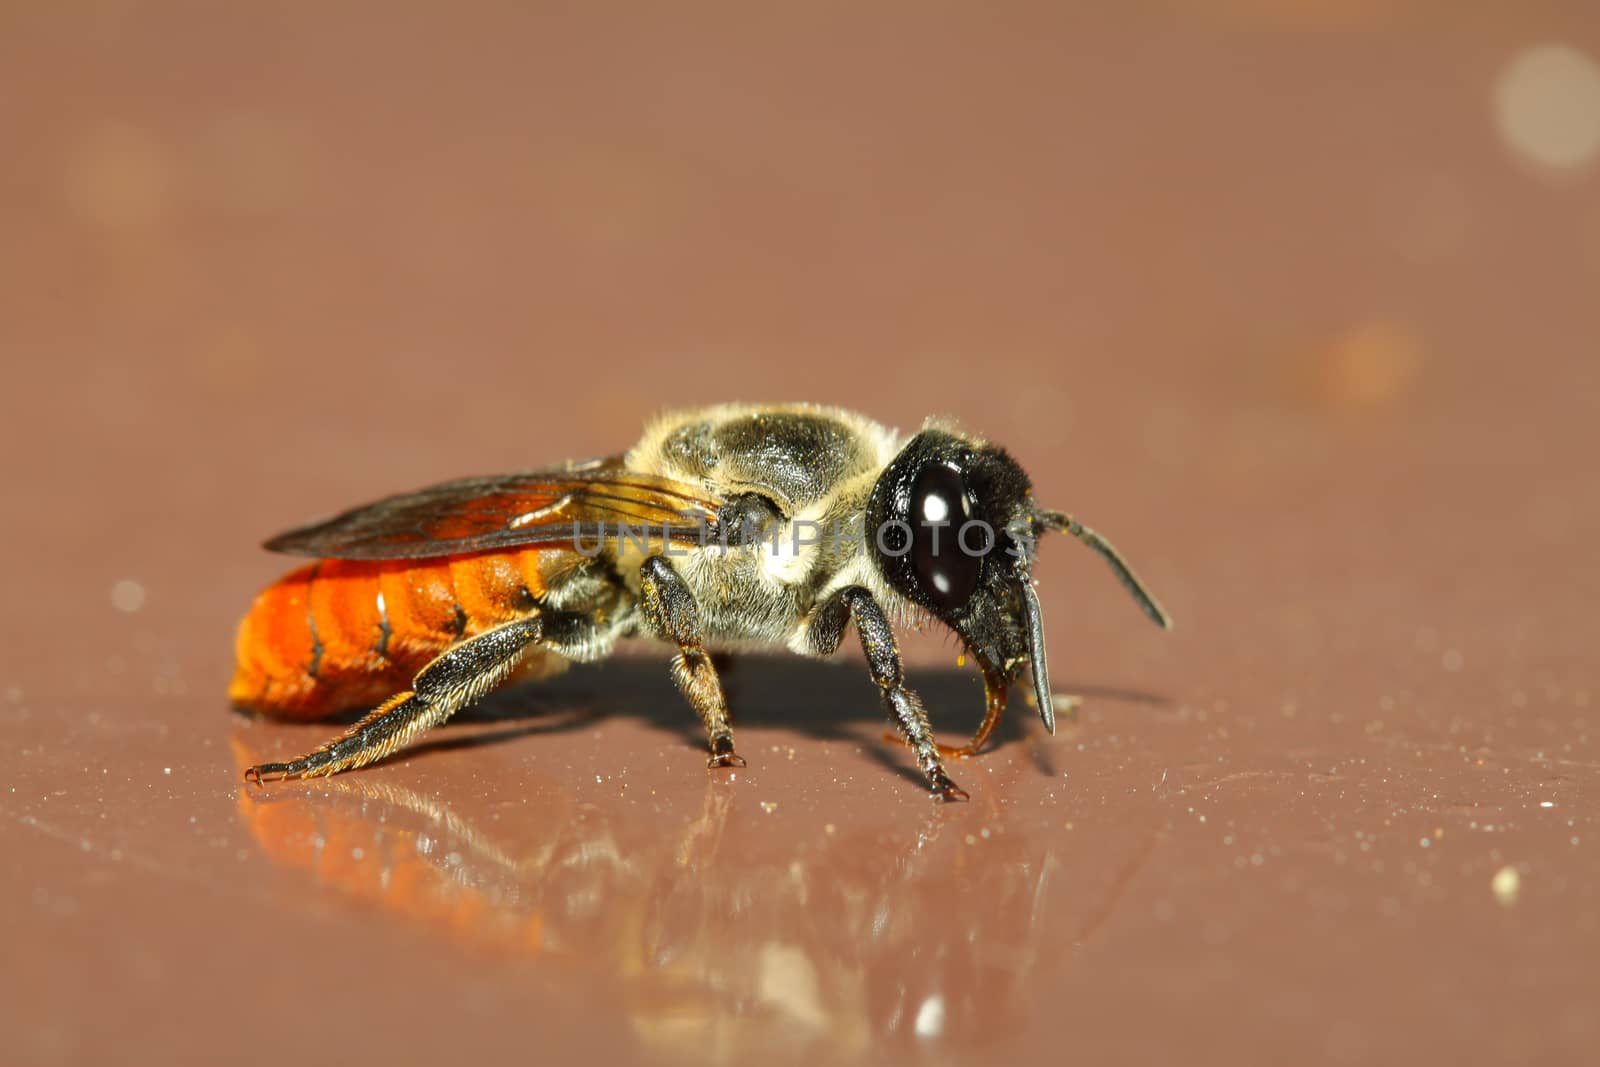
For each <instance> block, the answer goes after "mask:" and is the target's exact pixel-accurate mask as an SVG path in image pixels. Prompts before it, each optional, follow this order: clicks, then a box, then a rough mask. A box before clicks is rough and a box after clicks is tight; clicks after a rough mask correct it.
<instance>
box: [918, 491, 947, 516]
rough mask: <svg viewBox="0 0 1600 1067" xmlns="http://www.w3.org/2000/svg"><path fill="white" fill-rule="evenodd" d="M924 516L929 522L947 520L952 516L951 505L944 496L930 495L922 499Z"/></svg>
mask: <svg viewBox="0 0 1600 1067" xmlns="http://www.w3.org/2000/svg"><path fill="white" fill-rule="evenodd" d="M922 518H923V519H924V520H925V521H927V522H945V521H947V520H948V519H949V518H950V505H948V504H946V503H945V502H944V497H942V496H930V497H927V498H926V499H924V500H923V501H922Z"/></svg>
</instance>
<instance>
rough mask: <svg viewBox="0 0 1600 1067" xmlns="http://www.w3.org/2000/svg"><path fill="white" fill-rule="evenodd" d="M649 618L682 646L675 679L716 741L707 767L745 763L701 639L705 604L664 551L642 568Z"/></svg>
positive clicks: (664, 636)
mask: <svg viewBox="0 0 1600 1067" xmlns="http://www.w3.org/2000/svg"><path fill="white" fill-rule="evenodd" d="M639 583H640V587H641V590H642V592H643V596H642V597H641V598H640V599H641V601H642V606H643V608H644V617H645V621H647V622H648V623H649V624H650V628H651V629H652V630H654V631H655V632H656V635H657V636H658V637H660V638H662V639H663V640H666V641H671V642H672V643H673V644H675V645H677V646H678V654H677V655H676V656H674V657H673V658H672V680H673V681H674V682H677V683H678V688H679V689H680V690H682V691H683V695H684V696H686V697H688V698H689V703H691V704H693V705H694V710H696V711H698V712H699V713H700V718H701V720H702V721H703V722H704V723H705V724H706V736H707V737H708V738H709V739H710V742H711V759H710V760H709V761H708V762H707V763H706V766H708V767H743V766H744V765H745V764H744V760H743V759H742V758H740V756H739V754H738V753H736V752H734V750H733V724H732V722H731V721H730V720H729V718H728V701H727V698H726V697H724V696H723V695H722V683H721V682H720V681H718V680H717V668H716V667H715V666H714V665H713V664H712V662H711V654H710V653H708V652H707V651H706V650H705V646H704V645H703V644H702V643H701V640H700V609H699V608H698V607H696V605H695V602H694V594H693V593H691V592H690V591H689V587H688V586H687V585H685V584H684V581H683V579H682V578H680V577H679V576H678V572H677V571H675V570H673V569H672V564H671V563H668V562H667V560H666V559H665V558H664V557H662V556H651V557H650V558H649V559H647V560H645V561H644V565H643V566H642V567H640V568H639Z"/></svg>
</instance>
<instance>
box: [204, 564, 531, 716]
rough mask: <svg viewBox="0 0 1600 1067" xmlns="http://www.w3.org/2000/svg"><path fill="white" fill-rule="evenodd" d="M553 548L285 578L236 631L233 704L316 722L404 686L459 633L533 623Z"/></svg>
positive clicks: (326, 569)
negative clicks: (520, 620)
mask: <svg viewBox="0 0 1600 1067" xmlns="http://www.w3.org/2000/svg"><path fill="white" fill-rule="evenodd" d="M550 555H551V553H550V551H549V550H541V549H531V550H525V551H520V552H488V553H479V554H477V555H471V556H455V557H450V558H448V559H429V560H385V561H380V562H366V561H352V560H321V561H319V562H317V563H312V564H309V565H307V566H304V567H300V568H298V569H297V570H294V571H291V572H290V573H288V574H286V575H284V576H283V577H282V578H280V579H278V580H277V581H276V582H274V583H273V584H271V585H269V586H268V587H267V588H266V589H264V590H262V591H261V594H260V595H259V596H257V597H256V599H255V603H254V604H253V605H251V608H250V613H249V614H248V615H246V616H245V617H244V619H243V620H242V621H241V622H240V623H239V634H238V641H237V644H236V651H237V664H236V667H235V670H234V676H233V682H232V683H231V684H230V685H229V687H228V697H229V699H230V700H232V701H233V703H234V704H235V705H236V706H238V707H241V708H246V709H248V710H251V711H260V712H266V713H268V714H272V715H280V716H285V717H291V718H304V719H311V718H318V717H321V716H323V715H328V714H331V713H333V712H336V711H340V710H344V709H347V708H352V707H362V706H367V705H371V704H375V703H377V702H379V701H381V700H383V699H385V698H386V697H388V696H390V695H392V694H394V693H395V692H397V691H400V690H403V689H406V688H408V687H409V685H410V683H411V679H412V677H413V676H414V675H415V674H416V673H417V671H419V670H421V669H422V667H424V666H425V665H426V664H427V662H428V661H429V660H431V659H432V658H433V657H435V656H437V655H438V654H439V653H440V652H442V651H444V650H445V649H446V648H449V647H450V646H451V645H453V644H455V643H456V642H457V641H458V640H460V639H461V638H462V637H467V636H471V635H472V634H476V633H480V632H482V631H483V630H486V629H489V628H490V627H493V626H496V625H499V624H500V623H503V622H508V621H510V620H511V619H515V618H519V617H521V616H524V615H527V614H528V613H529V612H530V611H531V610H533V609H534V608H535V607H536V606H537V602H538V598H539V597H541V596H543V595H544V592H545V588H546V586H545V577H544V572H543V567H542V565H544V564H548V563H549V562H551V561H550V560H548V559H546V558H545V557H548V556H550Z"/></svg>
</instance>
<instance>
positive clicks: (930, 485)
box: [867, 430, 1170, 733]
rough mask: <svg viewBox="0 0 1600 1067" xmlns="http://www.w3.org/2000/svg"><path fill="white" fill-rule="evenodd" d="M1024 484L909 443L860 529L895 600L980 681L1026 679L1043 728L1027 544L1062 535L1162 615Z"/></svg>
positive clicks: (973, 459)
mask: <svg viewBox="0 0 1600 1067" xmlns="http://www.w3.org/2000/svg"><path fill="white" fill-rule="evenodd" d="M1032 492H1033V487H1032V484H1031V482H1030V481H1029V479H1028V476H1027V474H1026V473H1025V472H1024V471H1023V470H1022V468H1021V467H1020V466H1018V465H1017V463H1016V461H1015V460H1013V459H1012V458H1011V457H1010V456H1009V455H1007V454H1006V453H1005V451H1003V450H1002V449H999V448H996V447H994V446H992V445H988V444H983V443H981V442H975V441H972V440H969V439H967V438H964V437H961V436H959V435H956V434H953V433H949V432H946V431H943V430H925V431H923V432H922V433H920V434H917V435H916V436H915V437H913V438H912V439H911V441H910V442H908V443H907V445H906V447H905V448H904V449H902V450H901V452H900V454H899V455H898V456H896V457H895V458H894V460H893V461H892V462H891V463H890V464H889V466H888V467H887V468H886V469H885V470H884V473H883V475H882V476H881V477H880V478H879V479H878V482H877V485H876V486H874V488H873V493H872V499H871V501H870V502H869V504H868V508H867V520H868V522H869V523H871V524H872V526H873V528H874V529H877V530H890V531H897V532H898V536H895V534H893V533H891V534H890V535H889V536H887V537H880V539H879V540H878V542H877V545H878V549H879V551H878V552H877V553H876V555H875V558H876V561H877V564H878V568H879V570H880V571H881V572H882V574H883V577H884V579H885V580H886V581H887V582H888V583H889V585H890V586H892V587H893V588H894V589H895V590H896V591H897V592H899V593H901V594H902V595H904V596H905V597H907V598H908V599H910V600H911V601H912V602H913V603H915V604H917V605H918V606H920V607H922V608H924V609H926V610H927V611H929V612H931V613H932V614H933V615H934V616H935V617H936V618H938V619H939V620H940V621H941V622H943V623H944V624H945V625H947V626H949V627H950V628H951V629H952V630H954V631H955V632H956V633H957V634H958V635H959V636H960V637H961V639H962V641H963V642H964V643H965V645H966V647H967V650H968V652H970V653H971V654H972V655H973V656H974V658H976V659H977V660H978V662H979V664H980V665H981V666H982V667H983V669H984V671H985V674H986V676H987V675H991V674H992V675H995V676H998V677H999V678H1001V679H1003V680H1004V681H1007V682H1011V681H1016V680H1017V679H1019V678H1020V677H1022V675H1023V674H1024V673H1025V672H1028V670H1029V668H1030V667H1031V668H1032V669H1031V674H1032V680H1033V687H1034V697H1035V699H1036V700H1037V702H1038V706H1039V716H1040V718H1041V719H1042V720H1043V722H1044V725H1045V728H1046V729H1047V730H1049V731H1050V732H1051V733H1055V704H1054V701H1053V699H1052V696H1051V692H1050V676H1049V670H1048V663H1047V657H1046V652H1045V643H1044V619H1043V614H1042V612H1041V610H1040V606H1039V598H1038V594H1037V593H1036V592H1035V590H1034V587H1033V578H1032V574H1031V570H1032V566H1033V560H1034V541H1035V539H1036V537H1037V536H1038V535H1039V534H1040V533H1043V532H1045V531H1046V530H1053V529H1063V530H1067V531H1068V532H1071V533H1072V534H1073V535H1074V536H1076V537H1078V538H1079V539H1080V540H1082V541H1084V542H1085V543H1086V544H1088V545H1090V547H1092V548H1094V549H1095V550H1096V551H1097V552H1099V553H1100V554H1101V555H1102V556H1104V557H1105V558H1106V559H1107V561H1108V562H1110V563H1111V564H1112V567H1113V569H1114V570H1115V571H1116V573H1117V576H1118V577H1119V578H1120V579H1121V580H1122V582H1123V583H1124V584H1125V585H1126V586H1127V587H1128V588H1129V590H1130V591H1131V592H1132V593H1133V595H1134V597H1135V598H1136V599H1137V600H1138V601H1139V603H1140V605H1141V606H1142V607H1143V608H1144V610H1145V612H1146V613H1147V614H1148V615H1149V616H1150V617H1151V618H1152V619H1154V620H1155V621H1156V622H1157V623H1158V624H1159V625H1162V626H1164V627H1165V626H1169V625H1170V622H1169V620H1168V619H1167V616H1166V613H1165V612H1164V611H1162V610H1161V608H1160V606H1159V605H1158V604H1156V602H1155V599H1154V598H1153V597H1151V596H1150V595H1149V593H1148V592H1146V591H1145V589H1144V587H1143V585H1141V584H1140V583H1139V581H1138V579H1137V578H1135V577H1134V576H1133V572H1132V571H1131V570H1129V569H1128V567H1127V565H1126V564H1125V563H1123V562H1122V559H1121V557H1120V556H1118V555H1117V554H1116V552H1115V550H1114V549H1112V548H1111V546H1110V545H1109V544H1108V543H1107V542H1105V540H1104V539H1103V538H1101V537H1099V535H1097V534H1094V533H1093V532H1092V531H1089V530H1087V529H1085V528H1084V527H1082V526H1081V525H1079V524H1078V523H1077V522H1075V521H1074V520H1071V519H1069V518H1068V517H1066V516H1064V515H1061V514H1060V513H1059V512H1050V511H1042V510H1040V509H1038V508H1037V507H1035V505H1034V503H1033V497H1032Z"/></svg>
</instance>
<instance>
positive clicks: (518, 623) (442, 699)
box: [244, 614, 546, 782]
mask: <svg viewBox="0 0 1600 1067" xmlns="http://www.w3.org/2000/svg"><path fill="white" fill-rule="evenodd" d="M545 631H546V617H545V616H544V615H543V614H539V615H532V616H529V617H528V618H525V619H517V620H515V621H513V622H508V623H505V624H504V625H502V626H497V627H495V628H494V629H492V630H485V631H484V632H483V633H481V634H478V635H477V636H476V637H473V638H471V639H469V640H466V641H463V642H461V643H460V644H458V645H456V646H454V647H452V648H450V649H449V650H448V651H446V652H444V653H442V654H440V655H439V656H438V657H437V658H436V659H434V660H433V662H431V663H429V664H428V665H427V666H426V667H424V668H422V670H421V671H419V672H418V673H417V676H416V679H415V680H414V681H413V682H412V688H411V690H409V691H408V692H404V693H397V694H395V695H394V696H392V697H390V698H389V699H388V700H386V701H384V702H383V703H382V704H380V705H378V707H377V708H375V709H374V710H373V711H372V712H371V713H370V714H368V715H367V716H366V717H365V718H363V719H362V720H361V721H360V722H358V723H356V724H355V725H354V726H352V727H350V729H349V730H346V731H345V732H344V733H343V734H341V735H339V736H338V737H336V738H334V739H333V740H332V741H329V742H328V743H327V744H325V745H323V746H321V747H320V748H318V749H316V750H314V751H312V752H309V753H307V754H306V755H304V756H301V757H299V758H298V759H292V760H289V761H288V762H285V763H263V764H260V765H258V766H255V767H251V768H250V769H249V770H247V771H245V772H244V777H245V781H247V782H266V781H273V780H275V779H279V778H312V777H316V776H318V775H329V774H337V773H339V772H340V771H347V770H352V769H354V768H356V767H362V766H365V765H366V764H368V763H372V762H373V761H375V760H380V759H383V758H384V757H385V756H387V755H390V754H391V753H393V752H394V751H396V750H397V749H399V748H401V747H402V746H404V745H406V744H408V743H409V742H410V741H412V740H413V739H415V738H416V737H418V736H419V735H421V734H422V733H423V732H425V731H427V730H429V729H432V728H433V727H435V726H437V725H439V724H440V723H442V722H444V721H445V720H446V719H448V718H449V717H450V716H451V715H454V714H455V713H456V712H458V711H460V710H461V709H462V708H464V707H466V706H467V705H469V704H471V703H473V702H475V701H477V700H479V699H480V698H481V697H482V696H483V695H484V694H485V693H487V692H488V691H489V690H490V689H493V688H494V687H495V685H497V684H498V683H499V682H501V681H502V680H503V679H504V678H505V677H506V675H508V674H510V673H511V671H512V670H513V669H514V668H515V667H516V665H517V663H518V661H519V660H521V659H522V656H523V654H524V653H526V652H527V650H528V648H529V647H530V646H532V645H533V644H535V643H536V642H538V641H540V640H542V639H543V638H544V636H545Z"/></svg>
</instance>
